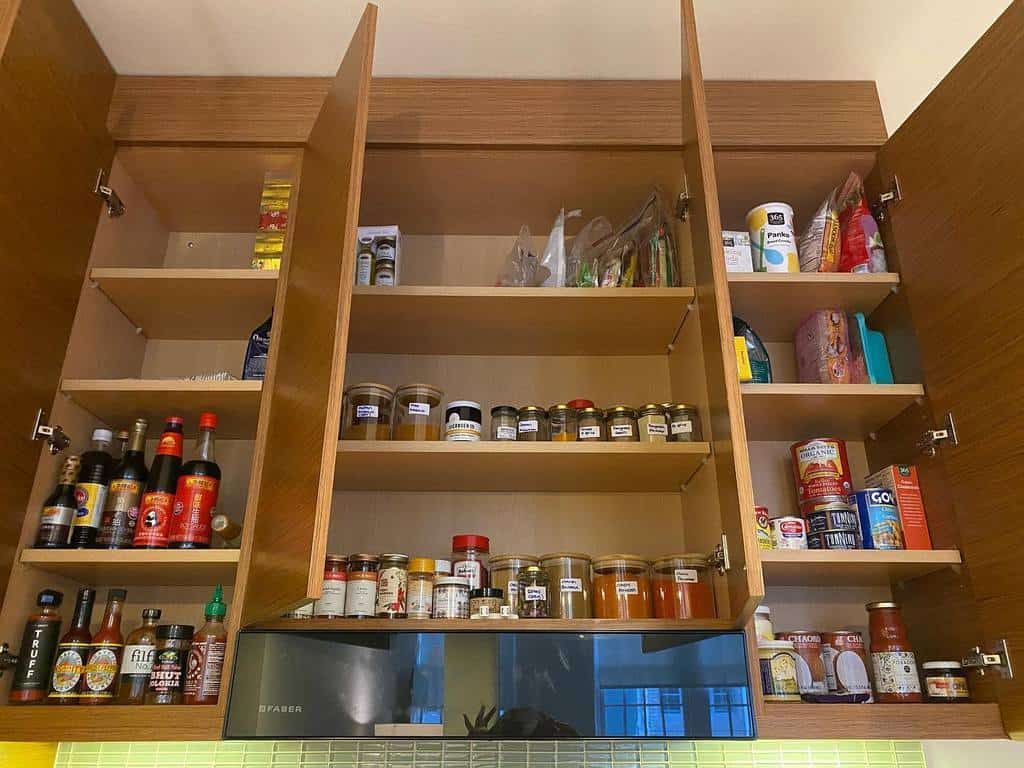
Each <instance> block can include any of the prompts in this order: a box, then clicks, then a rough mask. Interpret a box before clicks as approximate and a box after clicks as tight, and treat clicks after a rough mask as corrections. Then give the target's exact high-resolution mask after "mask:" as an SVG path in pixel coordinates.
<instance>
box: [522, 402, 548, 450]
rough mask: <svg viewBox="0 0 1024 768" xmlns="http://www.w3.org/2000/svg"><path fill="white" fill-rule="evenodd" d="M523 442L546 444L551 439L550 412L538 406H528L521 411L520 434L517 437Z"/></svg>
mask: <svg viewBox="0 0 1024 768" xmlns="http://www.w3.org/2000/svg"><path fill="white" fill-rule="evenodd" d="M516 439H517V440H519V441H521V442H530V443H536V442H546V441H548V440H550V439H551V431H550V429H549V427H548V412H547V411H545V410H544V409H543V408H540V407H539V406H536V405H526V406H523V407H522V408H520V409H519V432H518V436H517V437H516Z"/></svg>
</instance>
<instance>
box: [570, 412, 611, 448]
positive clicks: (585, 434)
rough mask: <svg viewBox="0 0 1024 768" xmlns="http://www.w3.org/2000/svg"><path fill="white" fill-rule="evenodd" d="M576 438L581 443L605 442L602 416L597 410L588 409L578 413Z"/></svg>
mask: <svg viewBox="0 0 1024 768" xmlns="http://www.w3.org/2000/svg"><path fill="white" fill-rule="evenodd" d="M576 424H577V426H576V436H577V438H578V439H579V440H580V441H582V442H586V441H591V442H603V441H604V440H605V423H604V414H603V413H601V411H600V410H598V409H597V408H593V407H589V408H584V409H583V410H581V411H578V416H577V420H576Z"/></svg>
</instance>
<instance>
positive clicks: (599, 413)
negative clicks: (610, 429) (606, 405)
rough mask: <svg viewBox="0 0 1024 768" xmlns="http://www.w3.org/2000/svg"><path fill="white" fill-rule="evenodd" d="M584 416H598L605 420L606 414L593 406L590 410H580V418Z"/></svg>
mask: <svg viewBox="0 0 1024 768" xmlns="http://www.w3.org/2000/svg"><path fill="white" fill-rule="evenodd" d="M583 415H586V416H598V417H600V418H602V419H603V418H604V412H603V411H602V410H601V409H600V408H594V407H593V406H591V407H589V408H582V409H580V416H583Z"/></svg>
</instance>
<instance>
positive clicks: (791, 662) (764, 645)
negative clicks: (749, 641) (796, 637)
mask: <svg viewBox="0 0 1024 768" xmlns="http://www.w3.org/2000/svg"><path fill="white" fill-rule="evenodd" d="M757 658H758V667H759V668H760V671H761V691H762V693H763V694H764V699H765V701H800V688H799V686H798V685H797V682H796V650H795V649H794V648H793V643H791V642H789V641H788V640H759V641H758V642H757Z"/></svg>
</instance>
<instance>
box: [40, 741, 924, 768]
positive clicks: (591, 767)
mask: <svg viewBox="0 0 1024 768" xmlns="http://www.w3.org/2000/svg"><path fill="white" fill-rule="evenodd" d="M282 766H295V767H296V768H307V767H308V768H732V766H737V767H742V768H762V767H765V766H768V767H770V768H790V767H791V766H792V767H793V768H885V767H886V766H892V768H925V762H924V753H923V752H922V749H921V744H920V742H917V741H790V740H786V741H771V740H761V741H599V740H586V741H557V742H556V741H377V740H369V739H352V740H346V741H326V740H325V741H225V742H216V741H205V742H204V741H193V742H186V741H181V742H130V743H129V742H116V743H100V744H86V743H73V742H66V743H63V744H61V745H60V746H59V747H58V749H57V757H56V760H55V762H54V768H243V767H244V768H279V767H282Z"/></svg>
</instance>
